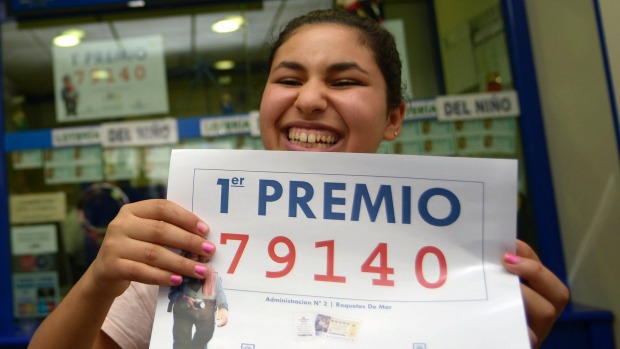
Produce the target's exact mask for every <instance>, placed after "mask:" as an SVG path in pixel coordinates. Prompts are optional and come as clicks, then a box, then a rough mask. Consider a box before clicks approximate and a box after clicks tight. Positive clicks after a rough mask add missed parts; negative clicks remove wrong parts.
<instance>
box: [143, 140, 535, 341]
mask: <svg viewBox="0 0 620 349" xmlns="http://www.w3.org/2000/svg"><path fill="white" fill-rule="evenodd" d="M170 169H171V170H170V176H169V183H168V198H169V199H170V200H172V201H175V202H177V203H179V204H181V205H182V206H184V207H186V208H188V209H190V210H191V211H193V212H194V213H196V214H197V215H198V216H200V217H201V218H202V219H204V220H205V221H206V222H207V223H208V224H209V226H210V228H211V230H210V233H209V239H210V240H211V241H213V242H214V243H216V244H217V252H216V254H215V255H214V257H213V258H212V265H213V266H214V267H215V268H216V270H217V271H218V273H219V275H220V277H221V279H222V282H223V286H224V291H225V294H226V298H227V301H228V305H229V309H230V310H229V313H228V315H229V321H228V324H227V325H226V326H224V327H218V328H216V330H215V335H214V336H213V338H212V340H211V341H210V342H209V347H211V346H213V347H217V348H230V349H233V348H234V349H238V348H350V347H352V346H354V347H356V348H377V347H384V346H385V345H386V343H387V344H388V346H389V347H390V348H412V347H415V346H416V345H418V347H419V346H420V345H425V346H426V347H427V348H433V349H452V348H464V349H468V348H471V349H473V348H476V349H477V348H504V349H525V348H529V347H530V344H529V339H528V332H527V326H526V320H525V314H524V309H523V301H522V299H521V293H520V287H519V280H518V278H517V277H516V276H514V275H511V274H509V273H508V272H506V271H505V270H504V269H503V268H502V266H501V263H500V261H501V259H502V256H503V254H504V253H505V252H507V251H513V252H514V245H515V236H516V210H517V208H516V195H517V163H516V161H514V160H490V159H466V158H448V157H445V158H444V157H431V156H425V157H424V156H404V155H379V154H343V153H313V152H277V151H240V150H173V153H172V158H171V165H170ZM167 292H168V290H167V288H162V289H161V290H160V298H159V301H158V305H157V310H156V319H155V323H154V328H153V331H152V338H151V348H169V347H171V346H172V342H173V340H172V327H173V315H172V314H171V313H168V312H167V306H168V298H167ZM308 321H310V322H311V324H312V325H310V326H313V329H314V336H309V335H308V334H309V333H311V332H312V331H309V330H308V326H309V324H308ZM300 339H301V340H300Z"/></svg>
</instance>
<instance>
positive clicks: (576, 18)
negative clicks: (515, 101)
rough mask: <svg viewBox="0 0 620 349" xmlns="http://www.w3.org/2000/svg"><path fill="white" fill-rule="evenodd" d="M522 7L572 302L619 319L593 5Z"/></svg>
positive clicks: (619, 190)
mask: <svg viewBox="0 0 620 349" xmlns="http://www.w3.org/2000/svg"><path fill="white" fill-rule="evenodd" d="M525 3H526V7H527V13H528V21H529V27H530V36H531V40H532V49H533V53H534V60H535V66H536V73H537V77H538V86H539V92H540V97H541V104H542V111H543V118H544V124H545V132H546V138H547V144H548V149H549V157H550V161H551V170H552V177H553V183H554V190H555V197H556V202H557V209H558V216H559V220H560V228H561V231H562V238H563V244H564V252H565V258H566V266H567V270H568V274H569V277H568V280H569V282H570V285H571V290H572V298H573V301H574V302H576V303H581V304H585V305H590V306H595V307H600V308H603V309H606V310H611V311H612V312H614V314H615V315H616V316H619V315H620V296H619V295H620V278H618V269H619V268H620V263H619V262H618V257H617V256H618V246H620V234H619V230H620V214H619V213H620V164H619V161H618V159H619V157H618V147H617V143H616V138H615V137H616V134H615V131H614V124H613V116H612V112H611V105H610V96H609V91H608V89H607V85H606V75H605V70H604V66H603V56H602V53H601V46H600V41H599V34H598V29H597V26H596V16H595V9H594V2H593V1H592V0H545V1H539V0H526V1H525ZM606 16H608V18H609V19H610V20H611V21H614V22H616V23H618V21H620V11H616V12H613V13H606ZM610 17H615V18H610ZM606 34H607V42H614V41H615V42H618V41H619V40H620V31H614V32H608V33H606ZM614 332H615V338H616V346H618V344H619V343H620V322H618V321H616V324H615V328H614Z"/></svg>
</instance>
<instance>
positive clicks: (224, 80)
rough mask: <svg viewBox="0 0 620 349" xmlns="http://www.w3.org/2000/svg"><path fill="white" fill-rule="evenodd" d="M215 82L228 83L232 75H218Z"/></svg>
mask: <svg viewBox="0 0 620 349" xmlns="http://www.w3.org/2000/svg"><path fill="white" fill-rule="evenodd" d="M217 82H218V83H219V84H220V85H230V83H231V82H232V76H230V75H223V76H220V77H219V78H217Z"/></svg>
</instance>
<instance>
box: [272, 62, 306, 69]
mask: <svg viewBox="0 0 620 349" xmlns="http://www.w3.org/2000/svg"><path fill="white" fill-rule="evenodd" d="M278 69H291V70H306V68H304V66H303V65H301V63H298V62H294V61H282V62H280V63H278V65H276V66H275V67H274V68H273V70H278Z"/></svg>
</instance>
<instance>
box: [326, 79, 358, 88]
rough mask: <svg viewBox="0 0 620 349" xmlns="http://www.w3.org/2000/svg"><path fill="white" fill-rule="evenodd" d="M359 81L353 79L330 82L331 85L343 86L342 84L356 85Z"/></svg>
mask: <svg viewBox="0 0 620 349" xmlns="http://www.w3.org/2000/svg"><path fill="white" fill-rule="evenodd" d="M359 84H360V83H359V82H357V81H355V80H338V81H334V82H333V83H332V86H336V87H343V86H356V85H359Z"/></svg>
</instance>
